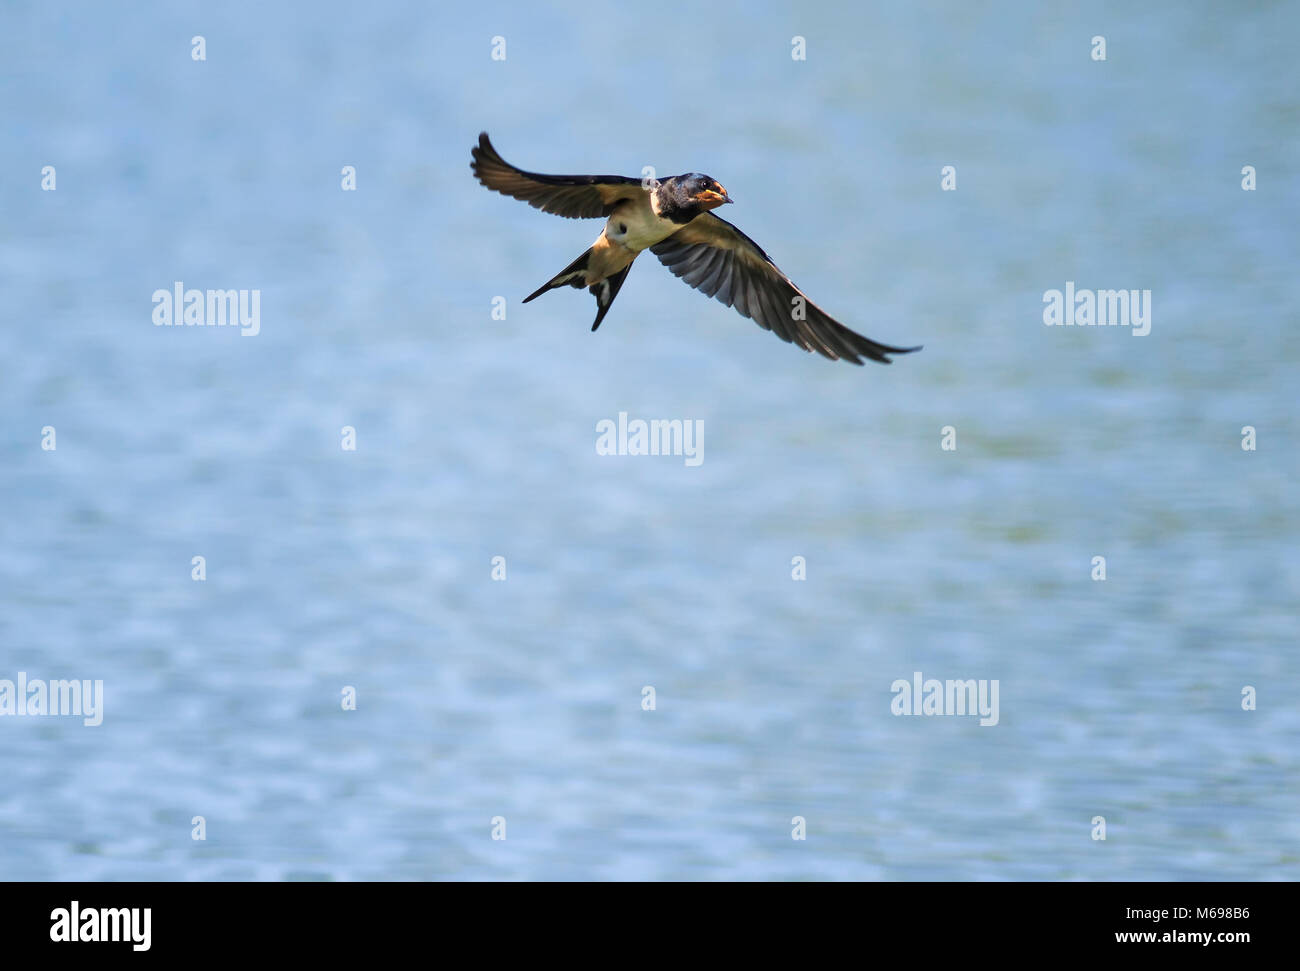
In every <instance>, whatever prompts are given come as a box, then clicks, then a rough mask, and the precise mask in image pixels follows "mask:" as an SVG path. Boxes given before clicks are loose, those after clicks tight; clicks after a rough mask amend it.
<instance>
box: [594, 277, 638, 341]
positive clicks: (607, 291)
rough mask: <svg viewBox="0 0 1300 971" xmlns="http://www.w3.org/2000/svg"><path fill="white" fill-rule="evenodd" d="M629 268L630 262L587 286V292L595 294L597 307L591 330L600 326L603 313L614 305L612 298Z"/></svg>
mask: <svg viewBox="0 0 1300 971" xmlns="http://www.w3.org/2000/svg"><path fill="white" fill-rule="evenodd" d="M630 269H632V264H631V263H629V264H628V265H627V266H625V267H623V269H621V270H619V271H618V272H617V273H615V274H613V275H611V276H608V277H606V278H605V279H603V280H601V281H600V282H599V283H597V284H596V285H595V286H594V287H588V288H587V292H588V293H591V294H593V295H594V296H595V298H596V306H597V308H599V309H598V310H597V312H596V322H595V323H594V324H592V325H591V329H592V331H593V332H594V331H595V330H596V328H597V327H599V326H600V322H601V321H602V320H604V319H605V314H607V313H609V308H610V307H612V306H613V305H614V298H615V297H617V296H618V291H619V290H621V289H623V281H624V280H626V279H627V271H628V270H630Z"/></svg>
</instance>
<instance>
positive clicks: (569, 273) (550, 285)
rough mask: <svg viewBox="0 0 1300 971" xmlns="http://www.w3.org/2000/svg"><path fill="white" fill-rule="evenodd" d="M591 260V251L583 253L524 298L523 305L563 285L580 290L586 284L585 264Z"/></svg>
mask: <svg viewBox="0 0 1300 971" xmlns="http://www.w3.org/2000/svg"><path fill="white" fill-rule="evenodd" d="M590 259H591V250H587V252H585V253H583V254H582V255H581V256H579V257H578V258H577V259H576V260H574V261H573V262H572V263H570V264H569V265H568V266H566V267H565V268H564V269H563V270H561V271H560V272H559V273H557V274H555V276H553V277H551V278H550V279H549V280H547V281H546V282H545V283H543V284H542V285H541V286H540V287H538V288H537V289H536V290H534V291H533V292H532V293H530V294H529V295H528V296H526V297H524V301H523V302H524V303H527V302H528V301H529V300H536V299H537V298H538V297H540V296H541V295H542V294H543V293H545V292H546V291H547V290H554V289H555V288H556V287H562V286H565V285H568V286H571V287H574V288H575V289H578V290H581V289H582V288H583V287H584V286H586V284H587V262H588V261H589V260H590Z"/></svg>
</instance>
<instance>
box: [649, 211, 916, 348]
mask: <svg viewBox="0 0 1300 971" xmlns="http://www.w3.org/2000/svg"><path fill="white" fill-rule="evenodd" d="M650 251H651V252H652V253H654V255H655V256H657V257H659V261H660V262H661V263H663V265H664V266H666V267H668V269H669V270H670V271H671V272H672V273H673V274H674V275H676V276H679V277H681V278H682V279H683V280H685V281H686V282H687V283H688V284H690V285H691V286H692V287H694V288H695V289H697V290H699V291H700V292H701V293H703V294H705V295H706V296H710V297H716V298H717V299H718V300H721V301H722V302H723V303H725V304H726V305H727V306H728V307H734V308H735V309H736V310H737V311H738V312H739V313H740V314H741V315H742V316H745V317H749V318H750V319H752V320H753V321H754V322H755V323H756V324H758V325H759V326H760V327H762V328H764V329H766V330H770V331H771V332H772V333H774V334H776V336H777V337H779V338H781V340H783V341H786V342H787V343H794V344H797V345H798V346H799V347H802V348H803V349H804V350H805V351H816V352H817V353H818V354H821V355H822V356H823V357H829V358H830V359H831V360H845V361H849V362H851V363H853V364H861V363H862V360H861V358H862V357H868V358H870V359H871V360H873V361H879V362H880V363H881V364H889V363H890V360H889V357H888V355H890V354H907V353H910V352H911V351H919V350H920V348H919V347H891V346H889V345H888V344H880V343H877V342H876V341H873V340H870V339H868V338H866V337H863V336H862V335H861V334H858V333H856V332H854V331H851V330H849V329H848V328H847V327H845V326H844V325H843V324H841V323H840V322H839V321H837V320H835V319H834V318H833V317H831V316H830V315H829V314H827V313H826V311H824V310H822V309H821V308H820V307H818V306H817V305H816V304H815V303H813V302H812V301H811V300H809V299H808V297H807V295H806V294H804V292H803V291H802V290H800V289H799V288H798V287H796V286H795V285H794V283H793V282H791V280H790V278H789V277H788V276H786V275H785V274H784V273H782V272H781V271H780V270H779V269H778V268H777V266H776V264H775V263H773V262H772V260H771V257H769V256H768V255H767V254H766V253H764V252H763V250H762V249H761V248H760V247H759V245H758V244H757V243H755V242H754V241H753V240H752V239H750V238H749V237H748V236H746V235H745V234H744V233H742V232H741V231H740V230H739V229H737V228H736V227H735V226H733V225H731V223H729V222H727V221H726V220H725V219H722V218H720V217H719V216H715V215H714V214H713V213H711V212H709V213H705V214H704V215H702V216H698V217H697V218H695V219H693V220H692V221H691V222H689V223H687V224H686V225H685V226H683V227H682V228H681V229H679V230H678V231H677V232H676V233H674V234H673V235H672V236H669V237H668V238H667V239H666V240H664V241H663V242H662V243H657V244H656V245H654V246H651V247H650ZM795 297H802V298H803V318H804V319H802V320H799V319H796V315H795V313H794V310H795V304H794V298H795Z"/></svg>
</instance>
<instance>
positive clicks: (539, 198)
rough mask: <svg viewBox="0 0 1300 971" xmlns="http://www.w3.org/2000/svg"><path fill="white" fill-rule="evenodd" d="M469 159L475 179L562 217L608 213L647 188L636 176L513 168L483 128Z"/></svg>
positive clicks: (596, 217) (587, 216) (536, 207)
mask: <svg viewBox="0 0 1300 971" xmlns="http://www.w3.org/2000/svg"><path fill="white" fill-rule="evenodd" d="M470 154H471V155H472V156H473V157H474V161H473V162H471V163H470V168H471V169H473V171H474V175H475V176H476V177H477V178H478V180H479V182H481V183H483V185H485V186H487V187H488V188H489V189H493V190H495V191H496V192H500V193H501V194H502V195H507V196H511V197H512V198H515V199H518V200H520V201H521V202H526V203H528V204H529V205H530V206H532V207H533V208H534V209H540V210H542V212H549V213H552V214H554V215H556V216H563V217H565V218H566V219H601V218H604V217H605V216H608V215H609V214H610V212H611V211H612V210H613V208H614V206H616V205H617V204H618V203H619V202H621V201H623V200H624V199H637V198H642V197H644V196H645V195H647V194H648V192H649V190H648V189H646V187H645V186H643V185H642V184H641V180H640V179H629V178H625V177H624V176H621V175H541V174H539V173H537V172H525V171H524V170H523V169H517V168H515V167H514V166H513V165H511V164H510V163H509V162H507V161H506V160H505V159H503V158H502V157H501V156H500V155H499V154H498V153H497V150H496V149H495V148H493V147H492V143H491V142H490V141H489V140H488V136H487V132H483V133H482V134H480V135H479V136H478V145H476V146H475V147H474V148H473V149H471V150H470Z"/></svg>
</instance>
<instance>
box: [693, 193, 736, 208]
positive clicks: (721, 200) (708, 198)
mask: <svg viewBox="0 0 1300 971" xmlns="http://www.w3.org/2000/svg"><path fill="white" fill-rule="evenodd" d="M695 198H697V199H699V200H700V202H703V203H705V204H712V205H715V206H725V205H726V204H727V203H728V202H731V201H732V198H731V196H729V195H727V190H726V189H723V190H722V191H721V192H714V191H713V190H712V189H705V190H704V191H703V192H701V193H700V194H699V195H698V196H696V197H695Z"/></svg>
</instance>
